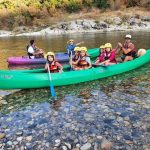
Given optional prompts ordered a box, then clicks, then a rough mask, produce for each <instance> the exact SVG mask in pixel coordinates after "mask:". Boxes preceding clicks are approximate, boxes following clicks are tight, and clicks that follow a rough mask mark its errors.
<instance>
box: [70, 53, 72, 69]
mask: <svg viewBox="0 0 150 150" xmlns="http://www.w3.org/2000/svg"><path fill="white" fill-rule="evenodd" d="M70 66H71V69H72V51H71V55H70Z"/></svg>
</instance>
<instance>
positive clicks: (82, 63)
mask: <svg viewBox="0 0 150 150" xmlns="http://www.w3.org/2000/svg"><path fill="white" fill-rule="evenodd" d="M86 57H89V56H87V55H86V56H83V57H81V56H80V60H79V62H78V66H79V67H81V68H82V67H88V66H89V63H88V62H87V61H86Z"/></svg>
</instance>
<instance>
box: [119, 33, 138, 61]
mask: <svg viewBox="0 0 150 150" xmlns="http://www.w3.org/2000/svg"><path fill="white" fill-rule="evenodd" d="M118 50H119V51H120V50H122V51H123V54H122V56H121V61H124V62H125V61H130V60H133V59H134V58H136V48H135V45H134V44H133V43H132V42H131V35H130V34H127V35H126V36H125V42H124V44H121V43H120V42H119V43H118V48H117V51H118Z"/></svg>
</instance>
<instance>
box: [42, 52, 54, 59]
mask: <svg viewBox="0 0 150 150" xmlns="http://www.w3.org/2000/svg"><path fill="white" fill-rule="evenodd" d="M47 56H54V59H55V54H54V53H53V52H48V53H47V54H46V55H45V56H44V57H45V59H47Z"/></svg>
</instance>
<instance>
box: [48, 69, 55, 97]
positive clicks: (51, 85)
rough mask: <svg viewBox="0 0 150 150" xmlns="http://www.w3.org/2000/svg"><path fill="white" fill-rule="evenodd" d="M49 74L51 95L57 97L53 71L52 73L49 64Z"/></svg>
mask: <svg viewBox="0 0 150 150" xmlns="http://www.w3.org/2000/svg"><path fill="white" fill-rule="evenodd" d="M48 76H49V80H50V91H51V95H52V97H55V96H56V93H55V89H54V86H53V83H52V77H51V73H50V69H49V66H48Z"/></svg>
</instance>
